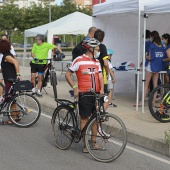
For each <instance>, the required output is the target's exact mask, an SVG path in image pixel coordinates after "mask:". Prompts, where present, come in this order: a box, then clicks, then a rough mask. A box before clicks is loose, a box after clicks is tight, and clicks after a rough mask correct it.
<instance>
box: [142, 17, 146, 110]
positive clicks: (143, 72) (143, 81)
mask: <svg viewBox="0 0 170 170" xmlns="http://www.w3.org/2000/svg"><path fill="white" fill-rule="evenodd" d="M146 18H147V17H146V14H144V24H143V29H144V30H143V40H144V43H143V61H142V63H143V66H142V113H145V110H144V97H145V96H144V90H145V88H144V85H145V55H146V54H145V37H146Z"/></svg>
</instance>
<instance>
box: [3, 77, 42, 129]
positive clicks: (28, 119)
mask: <svg viewBox="0 0 170 170" xmlns="http://www.w3.org/2000/svg"><path fill="white" fill-rule="evenodd" d="M9 81H11V82H13V85H12V86H11V88H10V89H9V91H8V92H6V91H5V87H4V85H3V84H2V83H0V90H1V94H0V95H1V96H0V97H1V101H0V114H3V116H7V117H8V119H9V120H10V121H11V122H12V123H13V124H14V125H16V126H18V127H25V128H26V127H30V126H32V125H34V124H35V123H36V122H37V121H38V119H39V117H40V115H41V106H40V103H39V102H38V100H37V99H36V98H35V97H34V96H32V95H30V94H28V93H27V92H30V91H31V89H32V84H31V82H30V81H19V80H16V79H9Z"/></svg>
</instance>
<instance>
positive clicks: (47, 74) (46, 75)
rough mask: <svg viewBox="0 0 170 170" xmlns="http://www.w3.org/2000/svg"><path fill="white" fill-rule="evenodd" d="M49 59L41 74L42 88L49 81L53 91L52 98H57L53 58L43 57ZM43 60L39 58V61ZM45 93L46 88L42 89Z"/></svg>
mask: <svg viewBox="0 0 170 170" xmlns="http://www.w3.org/2000/svg"><path fill="white" fill-rule="evenodd" d="M43 60H47V61H50V62H49V63H48V64H47V65H45V67H44V72H43V76H42V88H43V89H44V87H46V86H47V82H48V81H50V83H51V85H52V86H53V92H54V99H55V100H57V87H56V86H57V76H56V72H55V67H54V66H53V64H52V60H53V58H49V59H43ZM43 60H39V62H42V61H43ZM36 84H38V77H36ZM44 91H45V93H46V94H47V92H46V90H45V89H44Z"/></svg>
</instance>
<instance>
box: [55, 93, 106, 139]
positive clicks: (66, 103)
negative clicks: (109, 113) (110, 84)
mask: <svg viewBox="0 0 170 170" xmlns="http://www.w3.org/2000/svg"><path fill="white" fill-rule="evenodd" d="M93 93H94V92H93ZM83 96H93V97H95V98H96V101H95V106H96V110H95V112H94V113H93V114H92V115H91V116H90V118H89V119H88V121H87V123H86V125H85V126H84V128H83V129H82V130H81V131H80V132H81V135H80V136H79V141H80V140H81V138H82V137H83V134H84V132H85V130H86V128H87V126H88V124H89V123H90V122H91V120H92V119H94V118H96V120H97V122H98V118H99V117H100V114H101V107H102V110H103V114H105V110H104V106H103V103H102V102H101V101H100V99H101V95H100V94H96V93H94V94H92V95H83ZM102 97H103V96H102ZM57 103H59V104H60V105H64V106H67V107H68V108H69V109H74V110H75V112H76V113H75V112H74V111H73V112H72V113H73V114H72V116H73V127H74V129H76V130H80V127H79V124H78V121H77V120H78V116H79V115H78V110H77V108H76V105H77V104H78V102H77V101H75V102H71V101H69V100H65V99H58V100H57ZM86 104H87V105H91V103H86ZM97 128H98V127H97Z"/></svg>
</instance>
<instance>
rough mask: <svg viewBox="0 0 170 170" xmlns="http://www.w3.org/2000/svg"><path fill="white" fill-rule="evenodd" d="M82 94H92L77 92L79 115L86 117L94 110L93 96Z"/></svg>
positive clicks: (89, 93)
mask: <svg viewBox="0 0 170 170" xmlns="http://www.w3.org/2000/svg"><path fill="white" fill-rule="evenodd" d="M83 95H93V93H91V92H87V93H82V94H81V93H80V94H79V101H78V103H79V115H80V116H81V117H82V118H88V117H90V115H91V114H92V113H93V112H94V111H95V110H96V106H95V101H96V100H95V97H93V96H83Z"/></svg>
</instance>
